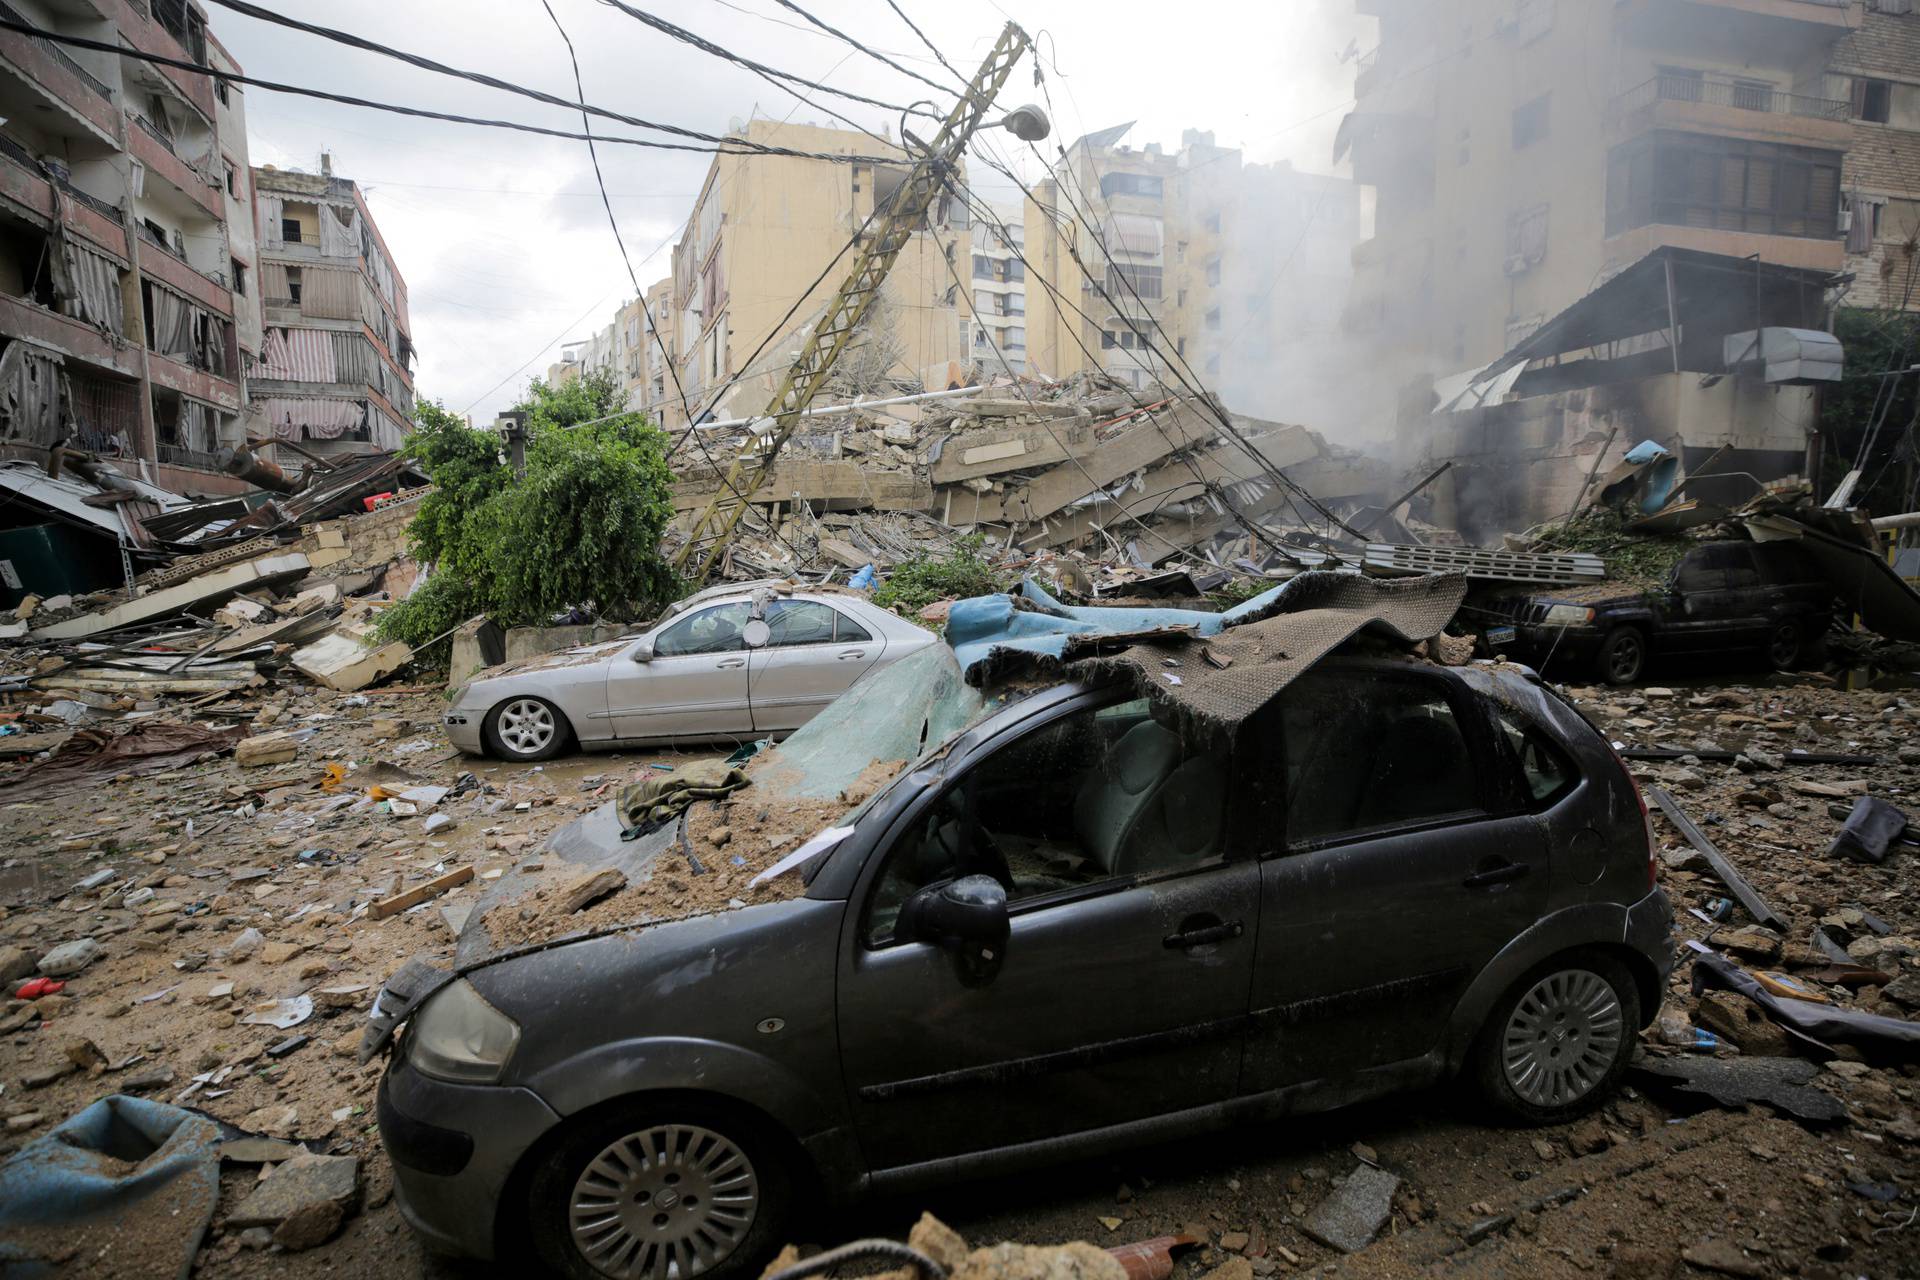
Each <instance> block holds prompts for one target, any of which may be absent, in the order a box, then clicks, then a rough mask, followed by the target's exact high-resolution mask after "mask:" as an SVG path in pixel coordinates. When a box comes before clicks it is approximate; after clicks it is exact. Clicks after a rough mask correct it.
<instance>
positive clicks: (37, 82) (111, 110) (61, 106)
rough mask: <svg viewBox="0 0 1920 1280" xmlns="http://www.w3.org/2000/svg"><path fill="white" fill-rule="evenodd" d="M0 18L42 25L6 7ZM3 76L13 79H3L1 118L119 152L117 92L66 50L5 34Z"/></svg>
mask: <svg viewBox="0 0 1920 1280" xmlns="http://www.w3.org/2000/svg"><path fill="white" fill-rule="evenodd" d="M0 16H4V17H5V18H6V19H7V20H8V21H11V22H20V23H25V24H26V25H28V26H35V25H36V24H34V23H31V22H27V20H26V19H25V18H23V17H22V16H21V15H20V13H19V12H18V11H17V10H14V9H11V8H8V7H6V6H5V5H4V4H0ZM36 29H38V28H36ZM0 70H4V71H5V72H7V73H9V74H6V75H0V116H7V117H12V116H20V117H23V118H25V119H30V120H32V121H34V126H35V128H37V129H39V130H42V131H45V132H49V133H57V134H61V135H63V136H66V137H78V138H87V139H89V140H91V141H93V142H98V143H105V144H107V145H109V146H113V147H118V146H119V143H120V119H119V116H120V113H119V111H118V110H117V109H116V108H115V106H114V103H113V93H112V90H110V89H109V88H108V87H107V86H106V85H105V84H103V83H102V82H101V81H100V79H99V78H98V77H97V76H95V75H93V74H92V73H91V72H89V71H88V70H87V69H86V68H84V67H82V66H81V65H80V64H79V63H77V62H75V61H74V60H73V59H72V58H71V57H69V56H68V55H67V53H66V51H65V50H63V49H60V48H58V47H57V46H55V45H54V44H53V43H51V42H50V41H47V40H44V39H42V38H40V37H39V36H31V35H27V34H26V33H24V32H20V31H0ZM29 112H32V113H34V114H32V115H28V113H29Z"/></svg>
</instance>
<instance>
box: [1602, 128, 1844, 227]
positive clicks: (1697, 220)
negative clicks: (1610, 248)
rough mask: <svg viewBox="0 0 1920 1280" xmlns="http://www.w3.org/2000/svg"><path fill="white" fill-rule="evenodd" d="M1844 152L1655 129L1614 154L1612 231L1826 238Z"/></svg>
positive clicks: (1610, 165)
mask: <svg viewBox="0 0 1920 1280" xmlns="http://www.w3.org/2000/svg"><path fill="white" fill-rule="evenodd" d="M1839 207H1840V153H1839V152H1835V151H1820V150H1815V149H1813V148H1811V147H1790V146H1781V145H1778V144H1775V143H1768V142H1751V141H1748V140H1746V139H1744V138H1721V137H1709V136H1706V135H1701V134H1689V133H1669V132H1660V133H1655V134H1653V135H1651V136H1649V137H1645V138H1640V139H1636V140H1635V141H1633V142H1629V143H1625V144H1623V145H1621V146H1618V147H1615V148H1614V149H1613V151H1612V152H1610V153H1609V155H1608V157H1607V234H1608V235H1617V234H1619V233H1620V232H1622V231H1625V230H1628V229H1629V228H1632V227H1640V226H1646V225H1648V224H1650V223H1657V224H1662V225H1668V226H1688V227H1707V228H1713V229H1716V230H1721V231H1752V232H1760V233H1763V234H1768V235H1784V236H1802V237H1808V238H1815V239H1825V238H1827V237H1828V236H1831V235H1833V234H1834V230H1835V227H1836V225H1837V219H1838V215H1839Z"/></svg>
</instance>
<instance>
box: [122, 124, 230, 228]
mask: <svg viewBox="0 0 1920 1280" xmlns="http://www.w3.org/2000/svg"><path fill="white" fill-rule="evenodd" d="M134 119H135V120H136V121H138V127H137V128H134V129H132V130H129V131H128V135H127V142H128V147H127V149H128V150H129V151H131V152H132V153H133V158H134V159H136V160H138V161H139V162H140V163H141V164H144V165H145V166H147V177H148V179H149V181H151V180H152V179H156V178H157V179H159V180H161V181H163V182H165V183H166V184H167V185H168V186H170V187H172V188H173V189H174V190H176V191H178V192H179V193H180V195H181V196H182V197H183V198H184V199H185V200H186V201H187V202H188V203H190V204H191V205H193V207H194V209H195V216H205V217H208V218H212V219H213V220H214V221H216V222H218V221H219V220H220V218H221V215H222V213H223V212H224V209H223V207H222V205H221V203H220V193H219V191H218V190H216V189H215V188H214V186H213V185H212V184H211V183H210V182H209V181H208V180H207V178H206V175H204V174H202V173H201V172H200V171H199V170H198V169H195V168H194V167H193V166H192V165H191V164H189V163H187V161H185V160H183V159H181V158H180V154H179V152H178V151H176V150H175V149H174V144H173V143H172V141H171V140H170V139H168V138H167V136H166V135H165V134H163V133H161V132H160V130H159V129H157V128H155V127H154V126H153V125H152V124H151V123H150V122H149V121H148V120H147V119H146V118H145V117H143V116H138V115H136V116H134ZM155 196H156V193H155V192H154V191H153V189H152V187H151V186H149V187H148V189H147V197H148V198H149V199H153V198H155ZM163 202H166V203H171V202H170V201H163Z"/></svg>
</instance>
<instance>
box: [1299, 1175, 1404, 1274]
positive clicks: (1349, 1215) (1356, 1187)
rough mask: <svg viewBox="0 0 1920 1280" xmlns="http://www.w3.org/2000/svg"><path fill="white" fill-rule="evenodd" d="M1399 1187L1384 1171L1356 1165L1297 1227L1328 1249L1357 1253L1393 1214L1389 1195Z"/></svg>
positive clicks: (1395, 1179) (1396, 1180)
mask: <svg viewBox="0 0 1920 1280" xmlns="http://www.w3.org/2000/svg"><path fill="white" fill-rule="evenodd" d="M1399 1187H1400V1179H1399V1178H1396V1177H1395V1176H1394V1175H1393V1174H1391V1173H1388V1172H1387V1171H1386V1170H1385V1169H1376V1168H1374V1167H1373V1166H1372V1165H1366V1164H1363V1165H1357V1166H1355V1167H1354V1170H1353V1172H1352V1173H1350V1174H1348V1175H1347V1180H1346V1181H1345V1182H1344V1183H1342V1184H1341V1185H1340V1186H1339V1187H1338V1188H1337V1189H1336V1190H1335V1191H1334V1193H1333V1194H1332V1195H1330V1196H1328V1197H1327V1198H1326V1199H1325V1200H1322V1201H1321V1202H1320V1205H1319V1207H1318V1208H1316V1209H1315V1210H1314V1211H1313V1213H1312V1215H1311V1216H1309V1217H1308V1218H1307V1220H1306V1221H1305V1222H1304V1223H1302V1224H1301V1230H1303V1231H1305V1232H1306V1233H1307V1234H1308V1235H1310V1236H1312V1237H1313V1238H1314V1239H1315V1240H1318V1241H1319V1242H1320V1243H1321V1244H1324V1245H1326V1246H1327V1247H1328V1248H1330V1249H1338V1250H1340V1252H1342V1253H1358V1252H1359V1251H1360V1250H1362V1249H1364V1248H1366V1247H1367V1246H1368V1245H1369V1244H1371V1243H1372V1242H1373V1238H1374V1236H1376V1235H1378V1234H1379V1232H1380V1228H1381V1227H1384V1226H1385V1225H1386V1224H1387V1218H1388V1217H1389V1216H1390V1215H1391V1214H1392V1213H1393V1193H1394V1192H1395V1191H1397V1190H1398V1189H1399Z"/></svg>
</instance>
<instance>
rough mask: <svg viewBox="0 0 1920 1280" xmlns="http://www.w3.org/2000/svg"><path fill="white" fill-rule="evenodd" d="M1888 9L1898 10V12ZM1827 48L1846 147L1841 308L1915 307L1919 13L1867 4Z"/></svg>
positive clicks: (1902, 5)
mask: <svg viewBox="0 0 1920 1280" xmlns="http://www.w3.org/2000/svg"><path fill="white" fill-rule="evenodd" d="M1896 10H1898V11H1897V12H1896ZM1855 12H1856V15H1857V25H1856V26H1855V27H1854V28H1853V30H1851V31H1849V32H1848V33H1847V34H1846V35H1845V36H1842V37H1841V38H1840V40H1839V41H1838V42H1837V43H1836V44H1835V45H1834V47H1833V57H1832V60H1831V61H1830V62H1829V64H1828V68H1827V88H1826V93H1827V96H1828V97H1831V98H1845V99H1846V100H1847V105H1848V109H1849V114H1850V115H1851V116H1852V117H1853V144H1852V145H1851V146H1850V147H1849V148H1848V149H1847V160H1846V164H1845V166H1844V167H1843V168H1842V170H1841V175H1840V185H1841V191H1840V200H1841V206H1842V214H1841V218H1842V221H1843V222H1844V223H1845V224H1846V247H1847V270H1848V271H1850V272H1852V273H1853V275H1854V281H1853V286H1852V287H1851V288H1850V289H1848V290H1847V296H1846V301H1847V303H1848V304H1849V305H1852V306H1858V307H1893V308H1897V309H1901V310H1907V311H1912V310H1916V309H1920V5H1915V4H1913V3H1911V0H1900V2H1899V3H1886V2H1885V0H1881V2H1879V3H1874V4H1869V5H1867V6H1865V7H1864V9H1858V10H1856V11H1855Z"/></svg>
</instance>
